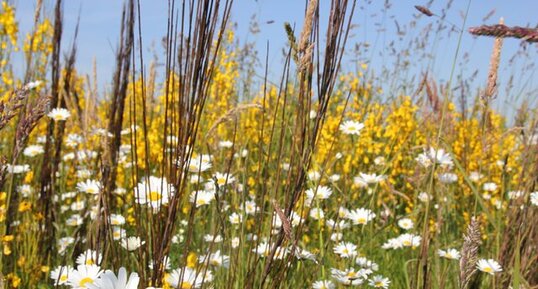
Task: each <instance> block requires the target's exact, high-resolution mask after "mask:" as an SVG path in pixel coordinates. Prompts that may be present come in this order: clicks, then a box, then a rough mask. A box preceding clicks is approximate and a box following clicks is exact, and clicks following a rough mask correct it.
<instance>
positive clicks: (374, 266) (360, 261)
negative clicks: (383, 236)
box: [355, 257, 379, 271]
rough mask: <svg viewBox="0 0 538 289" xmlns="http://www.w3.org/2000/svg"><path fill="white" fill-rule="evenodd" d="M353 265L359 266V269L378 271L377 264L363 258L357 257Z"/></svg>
mask: <svg viewBox="0 0 538 289" xmlns="http://www.w3.org/2000/svg"><path fill="white" fill-rule="evenodd" d="M355 264H357V265H359V266H361V268H364V269H370V270H372V271H377V270H379V265H378V264H377V263H375V262H372V261H370V260H368V259H366V258H365V257H358V258H357V259H356V260H355Z"/></svg>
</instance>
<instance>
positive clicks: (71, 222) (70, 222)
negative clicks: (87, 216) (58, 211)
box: [65, 214, 84, 227]
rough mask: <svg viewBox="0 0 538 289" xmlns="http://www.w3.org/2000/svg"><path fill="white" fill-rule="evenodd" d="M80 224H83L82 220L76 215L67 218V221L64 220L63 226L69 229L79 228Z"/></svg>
mask: <svg viewBox="0 0 538 289" xmlns="http://www.w3.org/2000/svg"><path fill="white" fill-rule="evenodd" d="M82 223H84V218H82V217H81V216H80V215H78V214H74V215H71V216H70V217H69V218H67V220H65V224H66V225H67V226H71V227H76V226H80V225H82Z"/></svg>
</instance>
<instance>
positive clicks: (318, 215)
mask: <svg viewBox="0 0 538 289" xmlns="http://www.w3.org/2000/svg"><path fill="white" fill-rule="evenodd" d="M309 215H310V218H312V219H314V220H323V218H325V213H323V210H322V209H321V208H312V209H310V214H309Z"/></svg>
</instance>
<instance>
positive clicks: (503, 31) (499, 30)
mask: <svg viewBox="0 0 538 289" xmlns="http://www.w3.org/2000/svg"><path fill="white" fill-rule="evenodd" d="M469 33H471V34H473V35H477V36H494V37H503V38H504V37H511V38H518V39H521V40H524V41H527V42H538V29H536V28H526V27H519V26H514V27H508V26H506V25H504V24H497V25H482V26H478V27H471V28H469Z"/></svg>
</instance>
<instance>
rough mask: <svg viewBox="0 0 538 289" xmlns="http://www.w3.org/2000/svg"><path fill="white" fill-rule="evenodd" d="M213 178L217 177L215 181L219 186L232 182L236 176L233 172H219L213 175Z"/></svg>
mask: <svg viewBox="0 0 538 289" xmlns="http://www.w3.org/2000/svg"><path fill="white" fill-rule="evenodd" d="M213 178H214V179H215V183H216V184H217V185H218V186H219V187H222V186H225V185H229V184H232V183H233V182H234V181H235V178H234V177H233V175H232V174H223V173H219V172H217V173H215V175H213Z"/></svg>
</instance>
